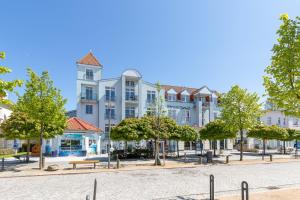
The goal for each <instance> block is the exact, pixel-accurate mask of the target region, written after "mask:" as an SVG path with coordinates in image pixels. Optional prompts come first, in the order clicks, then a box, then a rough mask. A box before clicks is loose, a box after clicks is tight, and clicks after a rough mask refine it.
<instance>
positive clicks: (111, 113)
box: [105, 105, 116, 119]
mask: <svg viewBox="0 0 300 200" xmlns="http://www.w3.org/2000/svg"><path fill="white" fill-rule="evenodd" d="M115 113H116V108H115V106H110V107H109V106H108V105H105V119H115Z"/></svg>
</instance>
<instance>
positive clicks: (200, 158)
mask: <svg viewBox="0 0 300 200" xmlns="http://www.w3.org/2000/svg"><path fill="white" fill-rule="evenodd" d="M198 163H199V164H200V165H202V157H201V156H200V157H199V160H198Z"/></svg>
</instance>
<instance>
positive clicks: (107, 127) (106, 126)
mask: <svg viewBox="0 0 300 200" xmlns="http://www.w3.org/2000/svg"><path fill="white" fill-rule="evenodd" d="M115 126H116V125H115V124H110V128H113V127H115ZM104 131H105V133H108V132H109V124H105V129H104Z"/></svg>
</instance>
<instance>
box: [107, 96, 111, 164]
mask: <svg viewBox="0 0 300 200" xmlns="http://www.w3.org/2000/svg"><path fill="white" fill-rule="evenodd" d="M110 98H111V96H110V97H109V100H108V111H109V112H108V114H109V116H108V144H107V149H108V163H107V164H108V166H107V167H108V169H110V129H111V102H110Z"/></svg>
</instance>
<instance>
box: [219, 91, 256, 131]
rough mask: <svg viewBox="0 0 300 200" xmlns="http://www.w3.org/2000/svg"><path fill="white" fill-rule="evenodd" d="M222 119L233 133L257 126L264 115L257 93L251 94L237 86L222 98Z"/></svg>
mask: <svg viewBox="0 0 300 200" xmlns="http://www.w3.org/2000/svg"><path fill="white" fill-rule="evenodd" d="M220 101H221V102H220V107H221V108H222V110H221V119H222V120H223V121H224V122H225V124H226V125H227V126H228V128H229V129H231V130H233V131H238V130H245V129H249V128H251V127H253V126H255V125H256V124H257V119H258V117H260V116H261V115H262V110H261V104H260V103H258V101H259V97H258V95H257V94H256V93H250V92H248V91H247V89H242V88H240V87H239V86H237V85H235V86H233V87H231V90H230V91H229V92H227V93H226V94H223V95H221V98H220Z"/></svg>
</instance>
